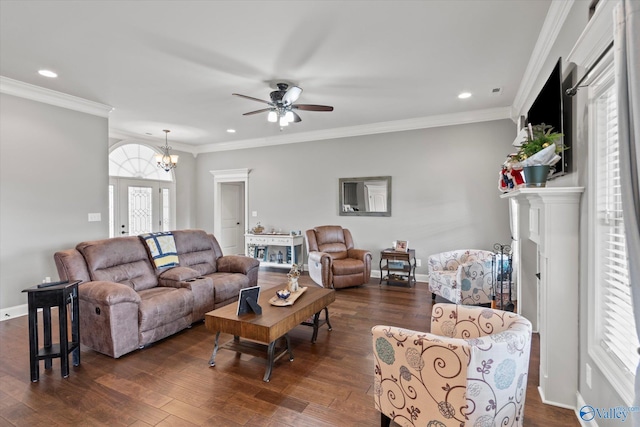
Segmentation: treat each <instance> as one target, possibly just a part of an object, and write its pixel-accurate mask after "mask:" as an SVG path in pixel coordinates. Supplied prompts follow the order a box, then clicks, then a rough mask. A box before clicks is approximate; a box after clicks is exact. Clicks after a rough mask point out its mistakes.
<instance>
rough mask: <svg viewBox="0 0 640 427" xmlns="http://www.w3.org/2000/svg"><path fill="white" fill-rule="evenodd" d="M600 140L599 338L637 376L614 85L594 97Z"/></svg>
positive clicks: (619, 363) (615, 359)
mask: <svg viewBox="0 0 640 427" xmlns="http://www.w3.org/2000/svg"><path fill="white" fill-rule="evenodd" d="M595 108H596V117H595V118H596V143H597V146H598V160H597V171H596V173H597V176H596V182H597V186H596V199H597V208H596V209H597V212H596V215H597V224H598V225H597V228H598V229H597V231H596V232H597V250H596V258H597V259H596V262H597V265H598V274H597V276H598V280H597V286H598V288H599V292H598V295H599V298H600V301H599V313H597V318H599V319H600V320H599V322H598V323H600V325H599V332H598V341H599V344H600V345H601V346H602V347H603V348H604V350H605V351H606V353H607V354H608V355H609V356H610V358H611V360H612V361H613V362H614V363H615V364H616V365H617V366H618V368H619V369H621V370H622V373H623V375H631V376H635V369H636V366H637V364H638V353H637V350H636V349H637V348H638V339H637V336H636V334H635V321H634V316H633V308H632V304H631V287H630V282H629V269H628V256H627V249H626V242H625V232H624V221H623V218H622V200H621V192H620V185H621V180H620V161H619V155H620V154H619V153H620V151H619V145H618V109H617V99H616V88H615V85H613V84H611V85H610V86H609V87H608V88H607V89H605V90H603V91H602V92H601V93H600V94H599V96H598V97H597V98H596V100H595Z"/></svg>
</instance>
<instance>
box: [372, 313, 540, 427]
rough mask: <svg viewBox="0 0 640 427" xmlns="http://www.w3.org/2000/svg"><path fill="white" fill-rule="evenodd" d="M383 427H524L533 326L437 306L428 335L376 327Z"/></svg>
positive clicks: (513, 317)
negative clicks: (393, 424)
mask: <svg viewBox="0 0 640 427" xmlns="http://www.w3.org/2000/svg"><path fill="white" fill-rule="evenodd" d="M371 331H372V334H373V356H374V362H375V377H374V378H375V379H374V393H373V394H374V396H373V398H374V401H375V405H376V409H378V410H379V411H380V413H381V421H382V426H389V424H390V420H393V421H394V422H395V423H397V424H399V425H401V426H417V425H420V426H429V427H444V426H456V427H460V426H463V425H467V426H474V427H485V426H522V425H523V413H524V402H525V393H526V390H527V374H528V371H529V355H530V352H531V322H529V321H528V320H527V319H525V318H524V317H522V316H520V315H518V314H515V313H510V312H506V311H501V310H494V309H490V308H484V307H469V306H463V305H456V304H435V305H434V306H433V310H432V313H431V333H427V332H418V331H411V330H407V329H402V328H397V327H393V326H381V325H378V326H374V327H373V329H372V330H371Z"/></svg>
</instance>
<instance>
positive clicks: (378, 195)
mask: <svg viewBox="0 0 640 427" xmlns="http://www.w3.org/2000/svg"><path fill="white" fill-rule="evenodd" d="M365 188H366V189H367V201H368V203H369V206H368V209H367V210H368V211H369V212H385V211H386V210H387V188H386V187H385V186H384V185H372V184H365Z"/></svg>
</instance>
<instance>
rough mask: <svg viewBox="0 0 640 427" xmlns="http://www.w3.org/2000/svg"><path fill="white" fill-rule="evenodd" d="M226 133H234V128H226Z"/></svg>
mask: <svg viewBox="0 0 640 427" xmlns="http://www.w3.org/2000/svg"><path fill="white" fill-rule="evenodd" d="M227 133H236V130H235V129H227Z"/></svg>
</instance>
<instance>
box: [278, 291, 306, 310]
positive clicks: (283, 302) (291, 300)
mask: <svg viewBox="0 0 640 427" xmlns="http://www.w3.org/2000/svg"><path fill="white" fill-rule="evenodd" d="M306 290H307V288H306V287H300V288H298V292H291V295H289V298H287V299H282V298H278V296H277V295H276V296H274V297H272V298H271V299H270V300H269V304H271V305H275V306H277V307H286V306H288V305H293V303H294V302H296V300H297V299H298V298H300V295H302V294H303V293H304V291H306Z"/></svg>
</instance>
